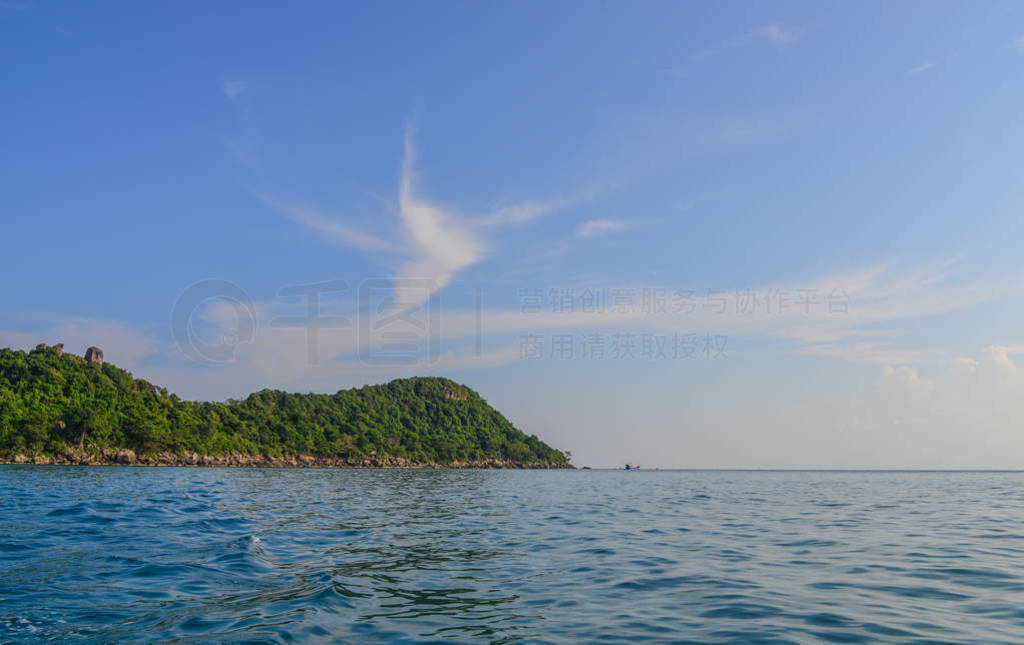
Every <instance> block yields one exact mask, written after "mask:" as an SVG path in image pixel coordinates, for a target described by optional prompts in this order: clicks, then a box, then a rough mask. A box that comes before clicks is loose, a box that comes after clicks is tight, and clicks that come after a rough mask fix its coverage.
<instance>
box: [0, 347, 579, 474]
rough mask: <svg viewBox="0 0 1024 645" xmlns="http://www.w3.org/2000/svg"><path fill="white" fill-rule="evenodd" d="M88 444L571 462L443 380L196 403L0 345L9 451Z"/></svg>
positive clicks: (3, 441) (3, 448)
mask: <svg viewBox="0 0 1024 645" xmlns="http://www.w3.org/2000/svg"><path fill="white" fill-rule="evenodd" d="M80 447H84V448H85V449H87V450H94V451H95V450H102V449H118V448H128V449H131V450H133V451H135V452H136V453H139V454H140V455H143V454H157V453H161V452H170V453H176V454H181V453H183V452H185V451H190V452H194V453H199V454H201V455H221V454H227V453H231V452H234V451H237V452H239V453H243V454H248V455H265V456H270V457H282V456H297V455H315V456H322V457H331V458H345V459H358V458H361V457H364V456H374V455H375V456H377V457H396V458H397V457H400V458H404V459H408V460H411V461H415V462H435V463H440V464H446V463H451V462H453V461H483V460H488V459H499V460H510V461H515V462H518V463H521V464H551V465H560V464H565V463H566V462H567V458H566V455H565V454H563V453H562V452H560V451H558V450H555V449H554V448H551V447H550V446H548V445H547V444H545V443H543V442H542V441H540V440H539V439H538V438H537V437H535V436H527V435H525V434H523V433H522V432H521V431H519V430H517V429H516V428H515V426H513V425H512V424H511V423H510V422H509V421H508V420H507V419H506V418H505V417H504V416H502V415H501V413H499V412H498V411H497V410H495V409H494V408H492V407H491V406H489V405H488V404H487V402H486V401H484V400H483V399H482V398H480V396H479V395H478V394H477V393H476V392H474V391H472V390H471V389H469V388H467V387H465V386H462V385H459V384H457V383H455V382H453V381H451V380H448V379H445V378H433V377H430V378H408V379H398V380H394V381H392V382H390V383H388V384H386V385H371V386H366V387H362V388H358V389H352V390H341V391H339V392H337V393H336V394H289V393H287V392H281V391H276V390H263V391H261V392H257V393H255V394H252V395H250V396H249V397H248V398H246V399H245V400H243V401H233V400H232V401H228V402H226V403H212V402H194V401H183V400H181V399H179V398H178V397H177V396H175V395H174V394H169V393H168V392H167V390H166V389H165V388H161V387H156V386H154V385H152V384H150V383H148V382H146V381H144V380H142V379H136V378H133V377H132V375H131V374H130V373H129V372H126V371H125V370H122V369H119V368H117V367H115V366H113V365H111V364H109V363H106V364H103V365H102V366H99V365H92V364H88V363H86V362H85V360H83V359H82V358H81V357H79V356H74V355H71V354H63V355H59V353H58V351H57V350H56V349H54V348H48V347H43V348H38V349H35V350H32V351H31V352H23V351H14V350H10V349H0V457H4V458H10V457H12V456H14V455H17V454H28V455H33V454H35V455H52V454H61V453H63V452H66V451H69V450H73V449H76V448H80Z"/></svg>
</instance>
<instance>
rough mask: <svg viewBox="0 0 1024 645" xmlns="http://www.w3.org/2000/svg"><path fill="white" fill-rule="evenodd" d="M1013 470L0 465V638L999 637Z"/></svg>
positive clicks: (1023, 504) (1017, 613)
mask: <svg viewBox="0 0 1024 645" xmlns="http://www.w3.org/2000/svg"><path fill="white" fill-rule="evenodd" d="M1021 484H1024V474H1019V473H820V472H818V473H792V472H790V473H785V472H779V473H771V472H696V471H694V472H642V471H641V472H633V473H624V472H612V471H587V472H580V471H578V472H504V471H373V470H351V471H348V470H334V471H332V470H310V469H296V470H243V469H237V470H234V469H186V468H180V469H179V468H160V469H130V468H123V469H122V468H87V467H83V468H72V467H66V468H57V467H36V466H5V467H0V517H2V518H3V520H4V521H3V522H2V523H0V641H3V642H6V641H18V642H48V641H61V642H64V641H79V642H96V643H105V642H112V641H117V642H144V641H147V642H148V641H154V640H156V641H163V640H184V641H190V642H200V641H203V642H205V641H211V640H213V641H225V640H227V641H250V642H268V641H269V642H292V641H305V640H315V641H320V642H324V641H328V642H329V641H341V642H349V641H353V640H360V641H369V642H399V643H401V642H473V643H477V642H493V643H507V642H521V641H525V642H555V643H559V642H579V641H599V642H604V641H609V642H622V641H625V640H630V641H647V642H665V641H674V642H721V643H794V642H796V643H799V642H811V641H816V642H836V643H862V642H877V641H879V640H885V641H888V642H908V643H910V642H913V643H924V642H1011V641H1021V640H1024V609H1021V608H1022V607H1024V557H1022V556H1024V494H1021V493H1020V492H1019V491H1021V490H1024V487H1022V486H1021Z"/></svg>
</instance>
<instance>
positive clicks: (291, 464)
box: [0, 446, 573, 469]
mask: <svg viewBox="0 0 1024 645" xmlns="http://www.w3.org/2000/svg"><path fill="white" fill-rule="evenodd" d="M0 464H37V465H44V464H55V465H62V466H68V465H80V466H219V467H236V468H410V469H444V468H460V469H465V468H477V469H549V468H562V469H572V468H573V467H572V466H570V465H568V464H549V463H529V464H525V463H520V462H516V461H511V460H503V459H485V460H482V461H455V462H452V463H449V464H441V463H436V462H420V461H412V460H409V459H405V458H404V457H361V458H354V457H353V458H344V457H321V456H318V455H296V456H290V457H271V456H268V455H247V454H244V453H241V452H231V453H226V454H223V455H200V454H198V453H194V452H187V451H186V452H184V453H182V454H175V453H171V452H160V453H157V454H153V455H136V454H135V452H134V451H132V450H129V449H127V448H122V449H121V450H110V449H104V450H98V449H96V447H95V446H93V447H92V448H90V449H89V450H75V449H72V450H68V451H66V452H65V453H63V454H57V455H53V456H52V457H48V456H43V455H35V456H31V457H29V456H26V455H22V454H19V455H15V456H13V457H11V458H9V459H8V458H0Z"/></svg>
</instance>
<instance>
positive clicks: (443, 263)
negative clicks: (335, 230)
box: [398, 128, 484, 305]
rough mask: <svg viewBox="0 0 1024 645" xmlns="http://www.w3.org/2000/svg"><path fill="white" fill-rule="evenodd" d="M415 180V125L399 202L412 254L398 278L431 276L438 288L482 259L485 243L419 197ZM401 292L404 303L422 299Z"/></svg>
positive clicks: (451, 214)
mask: <svg viewBox="0 0 1024 645" xmlns="http://www.w3.org/2000/svg"><path fill="white" fill-rule="evenodd" d="M415 180H416V148H415V145H414V142H413V132H412V128H408V129H407V131H406V135H405V155H404V159H403V161H402V180H401V186H400V189H399V196H398V204H399V210H400V212H401V219H402V223H403V225H404V235H405V238H406V240H407V244H408V246H409V248H410V249H411V250H412V251H413V257H412V259H410V260H409V261H407V262H406V263H405V264H404V265H403V266H402V267H400V269H399V273H398V277H400V278H413V279H428V280H431V281H432V282H433V283H434V285H435V290H436V289H441V288H442V287H444V286H445V285H447V284H448V283H449V282H451V280H452V278H453V277H454V276H455V274H456V273H457V272H458V271H460V270H461V269H464V268H466V267H468V266H469V265H471V264H473V263H475V262H477V261H478V260H480V258H481V257H482V256H483V252H484V246H483V244H482V243H481V242H480V240H478V239H477V237H476V236H475V235H474V233H473V232H472V230H470V228H469V227H468V226H467V225H465V224H464V223H463V222H460V221H459V218H458V216H457V215H456V214H455V213H454V212H452V211H451V210H450V209H445V208H443V207H441V206H438V205H435V204H431V203H429V202H427V201H426V200H424V199H422V198H421V197H419V196H418V195H417V194H416V181H415ZM418 291H419V290H417V292H418ZM398 295H399V297H398V302H399V303H402V304H408V305H418V304H420V303H421V302H422V300H423V298H422V297H420V296H413V295H412V292H407V293H406V294H402V293H400V294H398Z"/></svg>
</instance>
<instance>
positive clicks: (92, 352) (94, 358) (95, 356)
mask: <svg viewBox="0 0 1024 645" xmlns="http://www.w3.org/2000/svg"><path fill="white" fill-rule="evenodd" d="M85 362H86V363H88V364H90V365H97V366H99V365H103V350H102V349H100V348H99V347H90V348H89V349H87V350H85Z"/></svg>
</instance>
